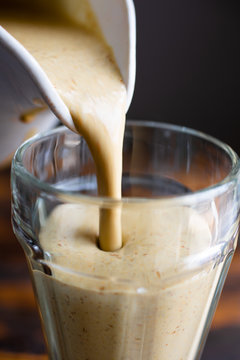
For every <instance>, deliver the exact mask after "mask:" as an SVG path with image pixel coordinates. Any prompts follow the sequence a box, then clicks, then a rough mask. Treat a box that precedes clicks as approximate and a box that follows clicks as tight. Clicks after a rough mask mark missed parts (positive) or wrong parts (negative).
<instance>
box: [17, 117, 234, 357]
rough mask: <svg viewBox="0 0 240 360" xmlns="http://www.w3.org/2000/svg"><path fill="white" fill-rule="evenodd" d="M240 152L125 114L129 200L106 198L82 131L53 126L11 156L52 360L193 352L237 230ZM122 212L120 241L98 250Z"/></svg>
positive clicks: (20, 233) (22, 232)
mask: <svg viewBox="0 0 240 360" xmlns="http://www.w3.org/2000/svg"><path fill="white" fill-rule="evenodd" d="M238 191H239V160H238V157H237V155H236V154H235V153H234V152H233V151H232V150H231V149H230V148H229V147H228V146H227V145H225V144H223V143H221V142H220V141H218V140H216V139H214V138H212V137H209V136H207V135H204V134H202V133H199V132H197V131H194V130H190V129H186V128H183V127H177V126H173V125H167V124H161V123H154V122H149V121H148V122H137V121H135V122H132V121H129V122H127V126H126V131H125V140H124V148H123V177H122V193H123V198H122V200H121V201H117V200H113V199H109V198H99V197H98V196H97V182H96V176H95V166H94V162H93V159H92V157H91V154H90V152H89V149H88V146H87V144H86V142H85V141H84V139H83V138H82V137H81V136H79V135H77V134H74V133H72V132H70V131H69V130H67V129H66V128H63V127H61V128H57V129H55V130H53V131H50V132H48V133H45V134H42V135H37V136H35V137H33V138H32V139H30V140H28V141H27V142H25V143H24V144H23V145H22V146H21V147H20V148H19V149H18V150H17V152H16V154H15V157H14V160H13V164H12V216H13V228H14V231H15V234H16V236H17V238H18V239H19V241H20V243H21V245H22V247H23V249H24V251H25V254H26V257H27V261H28V264H29V268H30V273H31V275H32V281H33V287H34V290H35V294H36V298H37V301H38V304H39V310H40V314H41V318H42V325H43V330H44V334H45V338H46V342H47V348H48V352H49V357H50V359H52V360H86V359H89V360H136V359H137V360H153V359H161V360H176V359H181V360H195V359H199V358H200V356H201V351H202V348H203V345H204V342H205V338H206V335H207V333H208V330H209V326H210V323H211V319H212V316H213V313H214V310H215V308H216V304H217V301H218V299H219V296H220V293H221V290H222V286H223V283H224V279H225V277H226V274H227V271H228V268H229V265H230V262H231V259H232V256H233V253H234V249H235V247H236V242H237V235H238V227H239V193H238ZM116 208H118V209H120V211H121V226H122V239H123V246H122V248H121V249H119V250H118V251H115V252H104V251H102V250H100V249H99V247H98V242H97V238H98V226H99V224H98V223H99V213H100V211H102V209H104V210H106V209H109V211H113V210H114V209H116Z"/></svg>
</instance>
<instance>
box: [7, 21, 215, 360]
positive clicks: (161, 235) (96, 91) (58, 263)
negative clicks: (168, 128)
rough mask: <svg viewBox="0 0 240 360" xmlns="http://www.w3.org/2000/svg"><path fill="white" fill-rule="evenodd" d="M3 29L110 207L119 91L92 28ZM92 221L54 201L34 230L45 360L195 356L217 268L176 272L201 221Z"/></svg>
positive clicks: (116, 167)
mask: <svg viewBox="0 0 240 360" xmlns="http://www.w3.org/2000/svg"><path fill="white" fill-rule="evenodd" d="M1 25H3V26H4V27H5V28H6V29H7V30H9V32H10V33H11V34H13V36H15V37H16V38H17V39H18V40H19V41H20V42H21V43H22V44H23V45H24V46H25V47H26V48H27V49H28V50H29V51H30V52H31V53H32V54H33V55H34V56H35V58H36V59H37V60H38V61H39V63H40V65H41V66H42V67H43V69H44V70H45V71H46V73H47V74H48V76H49V78H50V80H51V81H52V83H53V84H54V86H55V87H56V89H57V91H58V92H59V94H60V96H61V97H62V99H63V100H64V102H65V103H66V104H67V106H68V107H69V109H70V111H71V114H72V116H73V119H74V122H75V125H76V128H77V130H78V131H79V132H80V133H81V134H82V135H83V136H84V137H85V139H86V140H87V142H88V145H89V147H90V149H91V152H92V154H93V157H94V159H95V162H96V168H97V176H98V190H99V194H100V195H103V196H111V197H113V198H116V199H119V198H120V197H121V171H122V140H123V131H124V122H125V120H124V118H125V117H124V112H125V99H126V90H125V87H124V85H123V84H122V80H121V76H120V74H119V71H118V69H117V67H116V65H115V63H114V61H113V58H112V54H111V51H110V50H109V49H108V47H107V46H106V44H105V43H104V42H103V40H102V39H101V37H99V36H98V35H96V32H95V33H90V32H89V31H87V30H84V29H81V28H78V27H72V26H69V27H66V26H61V24H59V23H49V22H46V23H43V22H39V21H37V20H35V21H32V22H27V21H26V19H23V21H20V20H19V19H12V20H10V19H7V20H6V19H5V20H4V19H1ZM29 34H30V35H29ZM100 219H101V221H100V228H99V213H98V209H97V208H96V207H94V206H92V207H91V206H90V205H89V204H88V205H86V206H84V204H82V205H81V206H79V207H78V206H75V205H63V206H60V207H57V208H56V209H54V211H53V212H52V214H51V215H50V217H49V219H48V220H47V223H46V225H45V227H44V228H43V229H42V230H41V233H40V238H39V242H40V244H41V247H42V249H43V250H44V252H45V253H46V254H48V259H49V262H48V264H47V266H49V267H50V268H51V276H50V275H47V274H45V273H44V272H43V271H42V268H41V264H39V263H38V262H34V261H33V267H34V271H33V276H34V280H35V285H36V286H35V287H36V293H37V296H38V300H39V304H40V308H41V313H42V316H43V320H44V325H45V331H46V334H47V339H48V341H49V353H50V356H51V359H56V358H57V359H59V360H80V359H81V360H82V359H90V360H159V359H161V360H176V359H178V360H180V359H181V360H193V359H194V357H195V354H196V351H197V347H198V343H199V340H200V338H201V334H202V331H203V327H204V324H205V320H206V317H207V313H208V310H209V307H210V303H211V299H212V296H213V293H214V291H215V288H216V284H217V281H218V276H219V273H220V270H221V265H220V266H216V267H215V268H211V266H210V265H209V266H206V267H203V268H201V269H198V270H197V271H195V272H192V273H191V272H189V273H188V276H186V277H183V278H182V277H180V275H181V271H182V268H181V266H180V265H181V260H182V259H184V257H186V256H188V255H190V254H195V253H198V252H200V251H201V250H203V249H206V248H208V247H209V246H210V244H211V233H210V231H209V228H208V226H207V223H206V222H205V221H204V219H203V218H202V217H200V216H199V215H198V214H196V213H195V212H194V211H193V210H191V209H188V208H184V207H176V208H170V209H163V208H159V206H157V207H153V208H148V207H146V208H143V207H142V206H141V209H140V210H139V208H138V206H136V207H131V206H130V207H129V208H128V206H127V204H125V205H124V207H123V208H122V218H121V209H120V208H118V207H116V208H115V209H111V211H110V210H107V211H102V212H101V214H100ZM121 223H122V232H121ZM99 233H100V246H101V248H102V249H104V250H116V249H119V248H121V249H120V250H118V251H115V252H106V251H101V250H100V249H99V248H98V247H97V246H96V236H97V235H98V234H99ZM122 239H123V240H122ZM122 241H123V246H122V247H121V245H122ZM46 261H47V260H46ZM179 264H180V265H179ZM164 279H165V280H167V279H168V281H166V282H164V281H162V280H164ZM169 279H171V281H170V280H169Z"/></svg>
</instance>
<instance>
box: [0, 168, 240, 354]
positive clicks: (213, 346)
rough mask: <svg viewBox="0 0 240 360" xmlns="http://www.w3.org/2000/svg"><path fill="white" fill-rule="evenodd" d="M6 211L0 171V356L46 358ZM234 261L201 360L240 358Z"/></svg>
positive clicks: (239, 276) (239, 272)
mask: <svg viewBox="0 0 240 360" xmlns="http://www.w3.org/2000/svg"><path fill="white" fill-rule="evenodd" d="M10 212H11V209H10V185H9V169H8V170H2V171H0V360H46V359H47V356H46V355H45V352H46V351H45V346H44V342H43V336H42V332H41V327H40V321H39V317H38V313H37V309H36V304H35V301H34V297H33V292H32V288H31V284H30V280H29V275H28V269H27V266H26V262H25V258H24V255H23V252H22V249H21V247H20V245H19V244H18V242H17V240H16V238H15V236H14V234H13V232H12V229H11V221H10ZM239 261H240V252H239V251H237V252H236V254H235V257H234V259H233V262H232V265H231V268H230V272H229V274H228V278H227V281H226V284H225V286H224V290H223V293H222V296H221V300H220V302H219V305H218V308H217V311H216V314H215V317H214V321H213V324H212V327H211V331H210V334H209V336H208V339H207V343H206V347H205V350H204V353H203V356H202V360H239V359H240V267H239V263H240V262H239ZM99 360H104V359H99ZM126 360H127V359H126ZM136 360H137V359H136ZM176 360H177V359H176Z"/></svg>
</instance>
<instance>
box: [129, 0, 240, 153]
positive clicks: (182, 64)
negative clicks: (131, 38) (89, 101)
mask: <svg viewBox="0 0 240 360" xmlns="http://www.w3.org/2000/svg"><path fill="white" fill-rule="evenodd" d="M134 2H135V9H136V16H137V77H136V87H135V93H134V97H133V101H132V104H131V107H130V109H129V112H128V118H131V119H149V120H158V121H162V122H169V123H175V124H179V125H184V126H188V127H192V128H195V129H198V130H201V131H204V132H206V133H208V134H211V135H213V136H215V137H217V138H219V139H221V140H223V141H225V142H226V143H228V144H229V145H231V146H232V147H233V148H234V150H235V151H237V152H238V154H240V140H239V138H240V134H239V132H240V131H239V130H240V71H239V66H240V51H239V47H240V2H239V1H234V0H225V1H224V0H161V1H160V0H135V1H134Z"/></svg>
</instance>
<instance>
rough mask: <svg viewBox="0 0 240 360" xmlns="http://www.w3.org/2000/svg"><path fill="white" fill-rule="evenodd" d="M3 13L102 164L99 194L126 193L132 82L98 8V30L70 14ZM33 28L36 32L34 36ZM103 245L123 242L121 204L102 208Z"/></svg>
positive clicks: (108, 246)
mask: <svg viewBox="0 0 240 360" xmlns="http://www.w3.org/2000/svg"><path fill="white" fill-rule="evenodd" d="M31 16H32V17H31V18H29V17H26V15H24V14H22V16H21V14H18V15H15V16H13V15H12V14H11V16H8V15H5V16H3V15H2V14H1V25H2V26H3V27H4V28H5V29H6V30H7V31H8V32H9V33H10V34H11V35H13V36H14V37H15V38H16V39H17V40H18V41H19V42H20V43H21V44H22V45H24V47H25V48H26V49H27V50H28V51H29V52H30V53H31V54H32V55H33V56H34V57H35V58H36V60H37V61H38V62H39V64H40V65H41V66H42V68H43V69H44V70H45V72H46V74H47V75H48V77H49V79H50V80H51V82H52V83H53V85H54V86H55V88H56V90H57V91H58V93H59V94H60V96H61V97H62V99H63V101H64V102H65V104H66V105H67V107H68V108H69V110H70V113H71V115H72V118H73V120H74V124H75V127H76V129H77V131H78V132H79V133H80V134H81V135H83V137H84V138H85V139H86V141H87V143H88V146H89V148H90V150H91V153H92V156H93V158H94V161H95V165H96V173H97V182H98V194H99V195H100V196H104V197H111V198H114V199H120V198H121V176H122V143H123V133H124V126H125V110H126V88H125V85H124V84H123V81H122V78H121V75H120V72H119V69H118V67H117V65H116V63H115V61H114V56H113V54H112V51H111V49H110V48H109V47H108V46H107V44H106V43H105V41H104V39H103V36H102V34H101V32H100V30H99V27H98V25H97V21H96V19H95V18H94V15H93V14H92V15H91V16H92V18H91V23H92V24H93V25H94V26H92V30H91V31H90V30H87V29H85V28H83V27H80V26H78V25H74V24H71V23H69V22H67V21H66V20H64V19H60V20H56V19H55V18H54V19H52V18H49V19H47V18H46V17H45V18H44V20H43V19H40V18H38V17H36V16H35V17H34V16H33V15H32V14H31ZM29 34H31V36H29ZM99 245H100V248H101V249H102V250H105V251H114V250H116V249H119V248H121V246H122V235H121V209H120V208H119V206H117V205H116V206H115V208H112V209H106V210H104V209H103V210H101V212H100V228H99Z"/></svg>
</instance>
